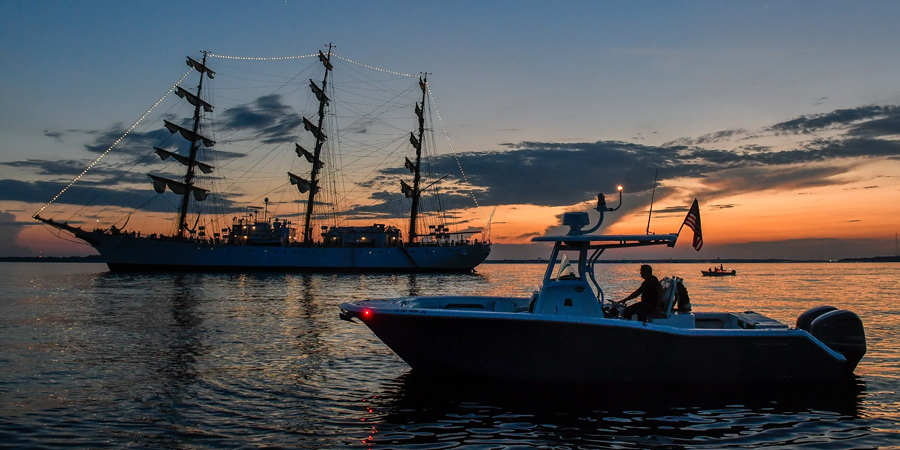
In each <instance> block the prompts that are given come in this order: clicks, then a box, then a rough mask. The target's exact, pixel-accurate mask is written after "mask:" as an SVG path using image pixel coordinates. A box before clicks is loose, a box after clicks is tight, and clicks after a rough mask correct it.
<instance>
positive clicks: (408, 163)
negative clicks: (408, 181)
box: [403, 158, 416, 173]
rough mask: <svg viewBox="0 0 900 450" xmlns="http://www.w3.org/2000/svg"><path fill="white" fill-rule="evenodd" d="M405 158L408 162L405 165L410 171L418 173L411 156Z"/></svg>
mask: <svg viewBox="0 0 900 450" xmlns="http://www.w3.org/2000/svg"><path fill="white" fill-rule="evenodd" d="M403 159H405V160H406V162H404V163H403V165H404V166H405V167H406V168H407V169H409V172H410V173H416V164H415V163H413V162H412V161H410V160H409V158H403Z"/></svg>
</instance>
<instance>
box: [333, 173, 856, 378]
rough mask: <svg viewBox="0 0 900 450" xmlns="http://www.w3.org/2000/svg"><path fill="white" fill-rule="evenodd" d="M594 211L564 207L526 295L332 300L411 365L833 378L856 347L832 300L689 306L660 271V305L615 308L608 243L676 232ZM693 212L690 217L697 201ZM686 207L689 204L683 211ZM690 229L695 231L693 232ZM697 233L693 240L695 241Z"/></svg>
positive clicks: (505, 373) (444, 371)
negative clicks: (787, 319)
mask: <svg viewBox="0 0 900 450" xmlns="http://www.w3.org/2000/svg"><path fill="white" fill-rule="evenodd" d="M619 192H620V194H619V205H618V206H617V207H616V208H608V207H607V206H606V199H605V197H604V195H603V194H600V195H599V196H598V202H597V208H596V209H597V211H598V212H599V213H600V219H599V222H598V223H597V225H596V226H594V227H593V228H591V229H589V230H584V228H585V227H586V226H588V225H589V222H590V220H589V216H588V213H587V212H574V213H566V214H565V215H564V216H563V225H567V226H569V230H568V232H567V233H566V234H565V235H561V236H542V237H536V238H533V239H532V241H535V242H552V243H553V250H552V253H551V255H550V258H549V263H548V266H547V269H546V271H545V273H544V277H543V282H542V284H541V287H540V289H539V290H538V291H535V292H534V293H533V295H532V296H531V297H530V298H529V297H522V298H519V297H496V296H495V297H485V296H432V297H403V298H394V299H371V300H362V301H354V302H347V303H343V304H341V305H340V310H341V311H340V317H341V318H342V319H344V320H348V321H351V322H355V320H360V321H361V322H362V323H364V324H365V325H366V326H368V327H369V328H370V329H371V330H372V331H373V332H374V333H375V335H376V336H378V338H380V339H381V341H382V342H384V344H385V345H387V346H388V347H390V348H391V349H392V350H393V351H394V352H395V353H396V354H397V355H398V356H399V357H400V358H402V359H403V360H404V361H405V362H406V363H407V364H408V365H409V366H410V367H411V368H412V369H413V370H414V371H415V372H426V373H436V374H440V375H448V374H453V375H462V376H471V377H479V378H492V379H502V380H514V381H529V382H559V383H607V382H629V383H635V382H638V383H668V382H682V383H707V384H721V383H729V384H730V383H781V382H799V383H807V382H835V381H838V380H840V379H842V378H845V377H848V376H851V375H852V374H853V371H854V369H855V368H856V366H857V364H858V363H859V361H860V359H861V358H862V357H863V355H864V354H865V351H866V342H865V332H864V329H863V324H862V321H861V320H860V318H859V316H857V315H856V314H855V313H853V312H851V311H847V310H840V309H837V308H835V307H832V306H818V307H815V308H812V309H810V310H808V311H806V312H804V313H803V314H801V315H800V316H799V317H798V319H797V324H796V326H789V325H787V324H784V323H782V322H779V321H777V320H775V319H772V318H770V317H766V316H764V315H762V314H759V313H756V312H753V311H750V310H747V311H742V312H700V311H693V310H692V308H691V306H690V299H689V297H688V295H687V291H686V289H685V287H684V282H683V279H681V278H679V277H677V276H668V277H665V278H663V279H662V280H661V284H662V286H663V295H662V297H663V299H662V302H661V303H662V307H661V309H660V311H658V312H656V313H654V314H652V315H651V316H650V317H648V318H646V320H644V321H639V320H634V319H635V317H637V316H634V317H631V318H627V317H621V315H622V310H623V306H622V305H621V304H620V303H618V302H614V301H610V300H608V299H607V298H606V297H605V296H604V292H603V289H602V288H601V286H600V285H599V284H598V283H597V281H596V277H595V273H594V272H595V265H594V263H595V262H596V260H597V258H598V257H599V256H600V255H601V254H603V253H604V252H605V251H606V250H610V249H619V248H630V247H643V246H653V245H666V246H669V247H674V246H675V243H676V241H677V239H678V234H679V233H680V230H679V233H674V234H647V235H603V234H597V235H594V234H591V233H593V232H594V231H596V230H597V229H598V228H599V227H600V224H601V223H602V222H603V215H604V213H605V212H608V211H615V210H616V209H618V208H619V207H620V206H621V200H622V197H621V190H620V191H619ZM697 214H698V218H697V222H698V223H699V210H698V213H697ZM689 215H690V214H689ZM697 231H698V230H695V233H697ZM696 237H697V236H695V240H696Z"/></svg>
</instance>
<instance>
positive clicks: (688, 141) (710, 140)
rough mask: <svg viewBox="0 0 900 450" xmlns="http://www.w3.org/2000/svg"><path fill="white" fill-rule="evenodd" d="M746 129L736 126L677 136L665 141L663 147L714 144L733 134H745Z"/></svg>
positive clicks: (731, 136) (728, 138)
mask: <svg viewBox="0 0 900 450" xmlns="http://www.w3.org/2000/svg"><path fill="white" fill-rule="evenodd" d="M745 133H747V130H745V129H743V128H736V129H733V130H723V131H717V132H715V133H709V134H704V135H703V136H700V137H698V138H686V137H685V138H679V139H676V140H674V141H671V142H667V143H665V144H663V147H673V146H682V145H683V146H695V145H703V144H714V143H716V142H722V141H730V140H731V139H733V138H734V137H735V136H738V135H741V134H745Z"/></svg>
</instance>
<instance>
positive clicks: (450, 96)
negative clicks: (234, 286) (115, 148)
mask: <svg viewBox="0 0 900 450" xmlns="http://www.w3.org/2000/svg"><path fill="white" fill-rule="evenodd" d="M3 9H4V14H2V15H0V44H2V45H0V66H2V67H3V70H2V71H0V98H2V102H0V227H2V228H3V229H4V230H7V233H5V235H6V236H7V237H10V238H9V239H4V240H3V242H2V243H0V256H28V255H38V254H40V255H45V256H51V255H52V256H66V255H84V254H92V253H93V250H92V249H91V248H90V247H87V246H85V245H79V244H76V243H73V242H71V239H61V238H60V237H58V236H57V234H58V233H55V232H52V231H51V230H49V229H47V227H46V226H43V225H37V224H35V223H34V222H33V221H31V220H30V217H31V215H32V214H34V212H36V211H37V210H38V209H39V208H40V207H41V206H42V205H43V204H44V203H46V202H47V201H49V200H50V199H51V198H52V197H53V196H54V195H55V194H56V192H58V189H56V188H57V187H58V185H57V184H55V183H57V182H59V180H60V179H61V177H62V176H63V175H64V176H67V177H69V179H71V178H73V177H74V176H75V175H77V173H78V171H77V170H74V168H75V167H81V168H83V167H86V166H87V165H88V164H89V163H90V161H91V159H92V157H96V150H93V152H92V150H91V149H92V148H94V149H96V148H106V147H108V146H109V145H110V144H111V143H112V142H113V141H114V140H115V139H116V137H117V136H118V135H117V134H116V132H120V131H121V130H122V127H123V124H124V125H125V126H127V125H128V124H130V123H132V122H134V121H135V120H136V119H137V118H138V117H140V115H141V114H143V112H145V111H146V110H147V109H148V107H149V106H151V105H153V104H154V102H156V101H157V100H158V99H159V97H160V95H161V93H163V92H165V90H166V89H168V88H169V87H170V86H171V85H172V83H173V81H177V80H178V78H179V77H180V76H181V75H182V74H183V73H184V71H185V70H186V67H185V66H184V65H183V58H184V56H186V55H188V56H192V57H199V55H200V53H199V52H200V51H201V50H209V51H213V52H214V53H216V54H219V55H233V56H247V57H280V56H294V55H303V54H310V53H315V52H316V51H318V50H320V49H324V48H325V45H326V44H328V43H334V44H336V45H337V47H336V48H335V52H336V53H338V54H339V55H341V56H343V57H346V58H348V59H351V60H354V61H358V62H361V63H364V64H369V65H372V66H376V67H379V68H385V69H388V70H393V71H398V72H402V73H412V74H417V73H419V72H422V71H427V72H429V73H431V75H429V83H430V89H431V91H432V93H433V95H434V99H435V101H436V102H437V105H438V106H439V108H440V113H441V118H442V121H443V122H442V123H443V126H444V127H445V128H446V129H447V133H448V135H449V136H450V137H451V138H452V143H453V154H450V153H445V154H443V155H441V156H439V157H438V159H439V160H440V159H443V163H445V164H447V165H448V166H453V165H455V164H456V159H457V158H458V160H459V164H460V165H461V166H462V167H463V168H464V170H465V172H466V181H467V182H468V183H469V184H471V185H472V187H473V189H475V191H476V198H477V200H478V206H479V208H480V209H479V208H475V207H474V205H472V206H471V207H469V208H468V209H465V210H461V211H458V215H459V216H460V217H468V218H469V219H471V220H473V221H474V222H477V220H475V219H476V218H479V220H480V218H481V217H482V216H488V215H490V214H491V213H492V212H493V221H492V225H491V239H492V241H493V242H494V244H495V247H494V248H495V249H494V251H493V252H492V255H491V258H492V259H495V258H532V257H539V256H546V255H547V249H546V247H544V246H542V245H536V244H529V239H530V238H531V237H533V236H537V235H542V234H546V233H554V232H560V230H561V229H560V228H559V227H558V226H557V225H558V224H559V222H560V216H561V214H562V213H564V212H567V211H587V210H590V208H591V202H592V199H596V194H597V193H598V192H605V193H606V194H607V195H608V196H612V195H613V194H614V193H615V189H616V186H617V185H623V186H624V188H625V191H624V192H625V195H624V204H623V206H622V208H621V209H620V210H618V211H616V212H613V213H609V214H607V217H606V225H605V228H604V231H605V232H608V233H623V234H640V233H644V232H646V230H647V228H648V225H647V217H648V212H649V208H650V199H651V192H653V188H654V177H655V174H656V170H657V168H658V182H657V185H656V190H655V195H654V203H653V216H652V220H651V223H650V226H649V229H650V231H651V232H655V233H669V232H675V231H677V230H678V228H679V226H680V225H681V222H682V221H683V219H684V215H685V213H686V211H687V208H688V207H689V205H690V203H691V202H692V201H693V199H694V198H697V199H698V200H699V202H700V208H701V216H702V223H703V231H704V242H705V245H704V248H703V249H702V250H701V251H700V252H699V253H698V252H695V251H694V250H693V249H691V247H690V245H689V244H690V238H689V237H688V238H686V239H685V238H683V239H681V240H680V241H679V244H678V245H677V246H676V248H675V249H654V250H643V249H642V250H627V251H623V252H622V253H621V254H620V255H618V256H619V257H622V258H630V257H671V258H709V259H714V258H789V259H838V258H845V257H865V256H876V255H893V254H895V252H896V247H895V243H896V240H895V236H896V233H897V232H898V231H900V223H898V222H900V219H898V218H900V201H898V197H900V143H898V136H900V79H898V78H897V76H896V74H898V73H900V45H898V43H900V28H898V27H897V26H896V22H897V20H898V19H900V3H897V2H886V1H885V2H882V1H871V2H840V1H834V2H831V1H758V2H753V1H747V2H727V1H691V2H679V1H674V2H653V1H641V2H624V1H623V2H587V1H586V2H574V1H561V2H536V1H535V2H530V1H523V2H520V1H516V2H513V1H496V2H477V1H471V2H469V1H455V2H395V1H384V2H355V1H331V2H298V1H292V0H288V1H258V2H237V1H215V2H213V1H192V2H165V1H155V2H113V1H108V2H107V1H94V2H75V1H70V2H66V1H28V2H25V1H12V2H7V3H5V4H4V8H3ZM216 62H218V61H216ZM51 180H52V181H54V183H49V182H48V181H51ZM614 203H615V202H614ZM592 217H593V216H592ZM13 236H14V237H15V239H12V238H11V237H13ZM63 238H65V236H63ZM682 241H685V242H682Z"/></svg>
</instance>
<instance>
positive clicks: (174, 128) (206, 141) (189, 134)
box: [163, 120, 216, 148]
mask: <svg viewBox="0 0 900 450" xmlns="http://www.w3.org/2000/svg"><path fill="white" fill-rule="evenodd" d="M163 122H165V124H166V129H167V130H169V133H172V134H175V133H176V132H178V133H181V136H182V137H183V138H185V139H187V140H189V141H191V142H193V141H195V140H198V141H203V145H205V146H206V147H207V148H209V147H212V146H214V145H216V141H214V140H212V139H210V138H207V137H204V136H201V135H200V134H199V133H198V134H196V135H195V134H194V132H193V131H191V130H188V129H187V128H183V127H180V126H178V125H175V124H174V123H172V122H169V121H168V120H163ZM195 136H196V138H195Z"/></svg>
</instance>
